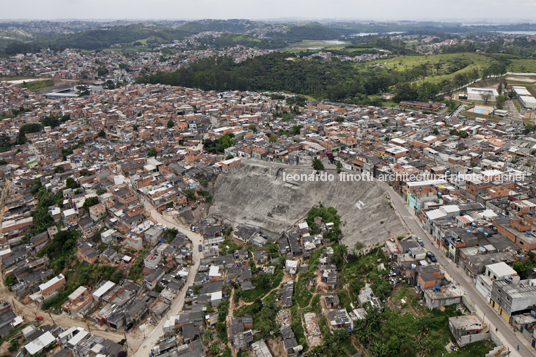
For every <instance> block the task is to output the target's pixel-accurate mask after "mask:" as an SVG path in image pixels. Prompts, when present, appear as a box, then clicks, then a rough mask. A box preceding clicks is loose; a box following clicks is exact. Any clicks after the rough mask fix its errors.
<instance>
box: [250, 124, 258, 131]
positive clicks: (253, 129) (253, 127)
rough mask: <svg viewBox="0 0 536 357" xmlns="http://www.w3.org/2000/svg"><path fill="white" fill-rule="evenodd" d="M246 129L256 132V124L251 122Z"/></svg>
mask: <svg viewBox="0 0 536 357" xmlns="http://www.w3.org/2000/svg"><path fill="white" fill-rule="evenodd" d="M248 129H249V130H251V131H252V132H254V133H256V132H257V126H255V125H254V124H251V125H250V126H248Z"/></svg>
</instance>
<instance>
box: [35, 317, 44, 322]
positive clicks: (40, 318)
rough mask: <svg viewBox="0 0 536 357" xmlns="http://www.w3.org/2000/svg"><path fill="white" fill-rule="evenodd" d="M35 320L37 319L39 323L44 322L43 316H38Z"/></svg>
mask: <svg viewBox="0 0 536 357" xmlns="http://www.w3.org/2000/svg"><path fill="white" fill-rule="evenodd" d="M35 319H36V320H37V321H43V316H37V317H36V318H35Z"/></svg>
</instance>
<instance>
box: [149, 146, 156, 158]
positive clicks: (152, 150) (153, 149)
mask: <svg viewBox="0 0 536 357" xmlns="http://www.w3.org/2000/svg"><path fill="white" fill-rule="evenodd" d="M156 154H157V152H156V148H155V147H154V146H153V147H152V148H150V149H149V151H148V152H147V155H148V156H153V157H156Z"/></svg>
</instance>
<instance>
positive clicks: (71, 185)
mask: <svg viewBox="0 0 536 357" xmlns="http://www.w3.org/2000/svg"><path fill="white" fill-rule="evenodd" d="M65 187H67V188H70V189H73V190H74V189H77V188H78V184H77V183H76V181H75V180H74V179H73V178H72V177H67V180H66V181H65Z"/></svg>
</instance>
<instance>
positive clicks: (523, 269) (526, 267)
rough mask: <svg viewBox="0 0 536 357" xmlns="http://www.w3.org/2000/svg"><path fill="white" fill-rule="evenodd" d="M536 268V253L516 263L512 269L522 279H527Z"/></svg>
mask: <svg viewBox="0 0 536 357" xmlns="http://www.w3.org/2000/svg"><path fill="white" fill-rule="evenodd" d="M535 267H536V262H535V261H534V253H532V252H531V253H529V258H528V259H525V260H521V261H517V262H514V264H513V265H512V268H514V270H515V271H516V272H517V274H518V275H519V277H520V278H521V279H527V278H528V277H529V275H530V273H531V272H532V270H533V269H534V268H535Z"/></svg>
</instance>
